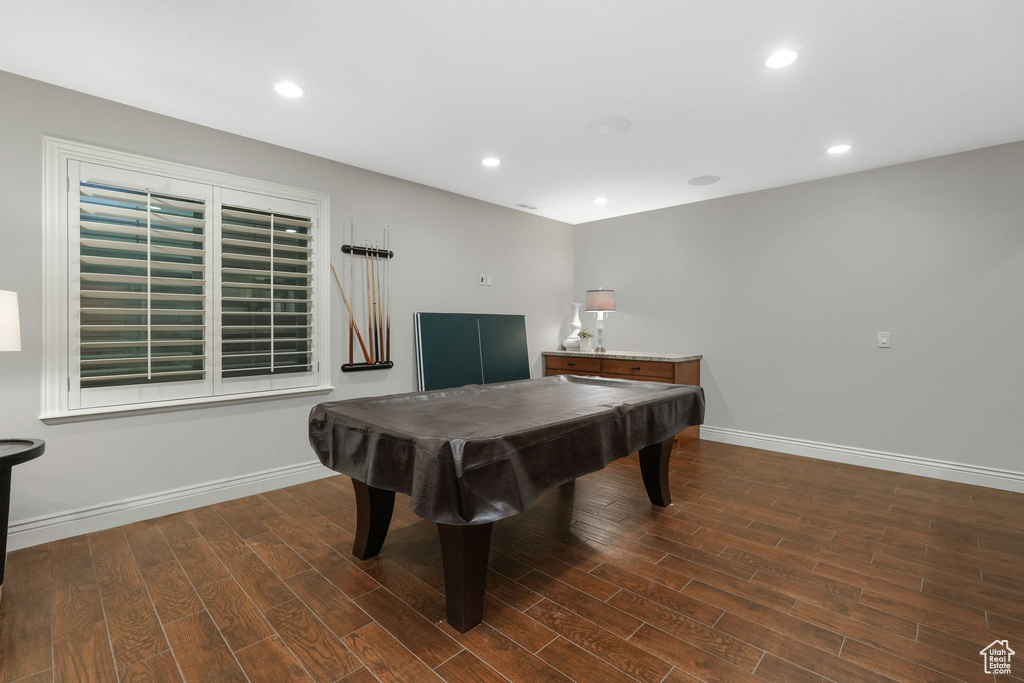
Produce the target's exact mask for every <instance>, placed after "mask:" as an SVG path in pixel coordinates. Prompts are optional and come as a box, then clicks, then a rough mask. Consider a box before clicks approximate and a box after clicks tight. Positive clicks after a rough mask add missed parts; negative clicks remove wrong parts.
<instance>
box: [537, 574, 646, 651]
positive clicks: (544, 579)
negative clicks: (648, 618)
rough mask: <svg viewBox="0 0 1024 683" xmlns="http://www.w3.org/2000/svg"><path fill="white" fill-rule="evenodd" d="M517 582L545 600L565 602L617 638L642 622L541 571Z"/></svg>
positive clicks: (627, 634)
mask: <svg viewBox="0 0 1024 683" xmlns="http://www.w3.org/2000/svg"><path fill="white" fill-rule="evenodd" d="M519 582H520V583H522V584H523V585H525V586H526V587H527V588H529V589H530V590H532V591H536V592H537V593H539V594H541V595H543V596H544V597H545V598H547V599H548V600H550V601H552V602H555V603H557V604H559V605H564V606H567V607H568V608H569V609H571V610H572V611H573V612H576V613H577V614H579V615H580V616H581V617H583V618H584V619H589V620H590V621H592V622H594V623H595V624H597V625H599V626H601V627H602V628H605V629H608V630H609V631H611V632H612V633H614V634H616V635H617V636H619V637H620V638H628V637H629V635H630V634H631V633H633V632H634V631H636V630H637V629H638V628H640V625H641V624H642V623H643V622H642V621H641V620H639V619H637V618H636V617H633V616H630V615H629V614H626V613H625V612H623V611H622V610H620V609H616V608H615V607H612V606H611V605H609V604H608V603H606V602H602V601H600V600H597V599H596V598H592V597H591V596H590V595H588V594H586V593H584V592H583V591H579V590H576V589H575V588H573V587H571V586H569V585H567V584H564V583H562V582H561V581H558V580H557V579H553V578H551V577H549V576H547V575H546V574H542V573H540V572H530V573H529V574H527V575H526V576H523V577H521V578H520V579H519Z"/></svg>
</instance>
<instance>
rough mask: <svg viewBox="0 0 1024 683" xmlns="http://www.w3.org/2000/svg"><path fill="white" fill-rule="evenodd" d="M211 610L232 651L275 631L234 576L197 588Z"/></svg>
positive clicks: (266, 636)
mask: <svg viewBox="0 0 1024 683" xmlns="http://www.w3.org/2000/svg"><path fill="white" fill-rule="evenodd" d="M196 590H197V591H198V592H199V597H200V598H202V601H203V604H204V605H205V606H206V610H207V612H209V614H210V617H211V618H212V619H213V621H214V623H215V624H216V626H217V628H218V629H220V632H221V634H223V636H224V640H226V641H227V643H228V645H229V646H230V647H231V649H232V650H239V649H241V648H243V647H247V646H249V645H252V644H253V643H256V642H258V641H260V640H263V639H264V638H268V637H270V636H271V635H272V634H273V630H272V629H271V628H270V625H269V624H268V623H267V620H266V619H265V618H264V617H263V614H262V613H261V612H260V610H259V609H257V607H256V605H254V604H253V602H252V601H251V600H250V599H249V596H248V595H246V594H245V591H243V590H242V589H241V587H240V586H239V585H238V583H236V582H235V580H234V579H233V578H231V577H230V576H229V577H228V578H226V579H221V580H220V581H215V582H213V583H208V584H206V585H205V586H199V588H197V589H196Z"/></svg>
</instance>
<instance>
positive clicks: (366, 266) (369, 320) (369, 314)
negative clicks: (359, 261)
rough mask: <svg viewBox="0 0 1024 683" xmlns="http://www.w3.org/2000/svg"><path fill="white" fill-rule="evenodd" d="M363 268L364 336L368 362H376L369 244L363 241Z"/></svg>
mask: <svg viewBox="0 0 1024 683" xmlns="http://www.w3.org/2000/svg"><path fill="white" fill-rule="evenodd" d="M363 255H364V256H365V257H366V258H365V259H363V270H364V271H365V273H366V336H367V337H368V338H369V341H370V362H371V363H376V362H377V355H376V350H375V349H374V346H373V289H372V287H371V285H370V270H371V268H370V245H369V243H367V242H363Z"/></svg>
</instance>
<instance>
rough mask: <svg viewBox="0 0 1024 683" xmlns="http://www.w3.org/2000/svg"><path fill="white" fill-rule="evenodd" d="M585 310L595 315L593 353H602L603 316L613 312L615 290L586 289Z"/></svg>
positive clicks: (603, 350)
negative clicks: (595, 328)
mask: <svg viewBox="0 0 1024 683" xmlns="http://www.w3.org/2000/svg"><path fill="white" fill-rule="evenodd" d="M585 310H586V311H587V313H596V314H597V348H595V349H594V352H595V353H604V352H605V350H606V349H605V348H604V316H605V315H606V314H608V313H611V312H612V311H614V310H615V290H613V289H588V290H587V303H586V309H585Z"/></svg>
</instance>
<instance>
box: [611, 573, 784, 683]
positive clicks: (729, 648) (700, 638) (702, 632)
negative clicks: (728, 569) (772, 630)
mask: <svg viewBox="0 0 1024 683" xmlns="http://www.w3.org/2000/svg"><path fill="white" fill-rule="evenodd" d="M608 604H609V605H612V606H614V607H618V608H619V609H621V610H622V611H624V612H627V613H629V614H632V615H633V616H635V617H638V618H639V619H641V620H642V621H644V622H646V623H647V624H650V625H653V626H656V627H657V628H659V629H661V630H662V631H665V632H666V633H668V634H671V635H673V636H675V637H676V638H679V639H680V640H683V641H686V642H687V643H689V644H691V645H693V646H695V647H697V648H700V649H701V650H704V651H705V652H707V653H709V654H711V655H714V656H715V657H718V658H719V659H723V660H725V661H727V662H729V663H730V664H732V665H733V666H736V667H738V668H740V669H743V670H744V671H753V670H754V669H755V668H756V667H757V664H758V662H760V661H761V655H762V654H764V652H763V651H762V650H759V649H757V648H754V647H751V646H750V645H747V644H746V643H744V642H743V641H742V640H739V639H738V638H734V637H732V636H730V635H727V634H725V633H723V632H721V631H719V630H717V629H715V628H714V627H711V626H708V625H706V624H703V623H701V622H699V621H697V620H696V619H690V618H689V617H686V616H683V615H682V614H680V613H678V612H674V611H672V610H670V609H668V608H667V607H663V606H661V605H659V604H658V603H656V602H652V601H650V600H648V599H646V598H644V597H641V596H639V595H637V594H635V593H630V592H629V591H627V590H623V591H620V592H618V593H616V594H615V597H613V598H612V599H611V600H609V601H608Z"/></svg>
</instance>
